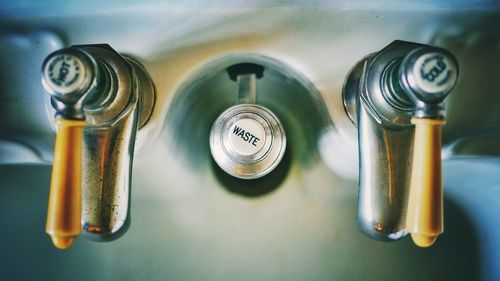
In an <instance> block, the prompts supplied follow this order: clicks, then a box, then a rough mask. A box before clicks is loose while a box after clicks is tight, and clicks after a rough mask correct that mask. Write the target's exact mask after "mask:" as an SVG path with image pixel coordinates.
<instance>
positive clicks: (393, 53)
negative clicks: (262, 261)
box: [343, 41, 458, 246]
mask: <svg viewBox="0 0 500 281" xmlns="http://www.w3.org/2000/svg"><path fill="white" fill-rule="evenodd" d="M457 79H458V64H457V61H456V59H455V58H454V57H453V55H451V54H450V53H449V52H448V51H446V50H444V49H441V48H435V47H431V46H427V45H422V44H416V43H411V42H404V41H394V42H393V43H391V44H390V45H388V46H387V47H385V48H384V49H383V50H381V51H380V52H378V53H375V54H371V55H369V56H367V57H366V58H365V59H364V60H362V61H361V62H359V63H358V64H357V65H356V66H355V67H354V68H353V69H352V70H351V72H350V74H349V76H348V78H347V79H346V82H345V85H344V90H343V99H344V106H345V109H346V112H347V114H348V116H349V117H350V119H351V120H352V121H353V123H354V124H355V125H356V126H357V129H358V145H359V198H358V213H357V222H358V226H359V228H360V229H361V231H362V232H363V233H365V234H366V235H368V236H369V237H371V238H373V239H376V240H381V241H394V240H398V239H401V238H402V237H404V236H405V235H406V234H407V233H408V231H409V232H411V233H412V237H413V238H414V241H415V242H416V243H417V244H418V245H421V246H426V245H427V246H428V245H430V244H432V243H431V242H430V239H427V243H426V242H422V241H423V240H426V239H425V238H422V239H420V240H419V238H418V234H415V233H421V230H422V228H425V227H423V225H425V224H427V225H429V224H431V225H433V227H431V228H433V229H434V232H433V233H434V234H432V235H431V234H429V233H428V232H426V231H424V232H425V233H427V234H428V235H430V236H434V237H435V236H436V235H437V234H439V233H440V232H442V186H441V185H442V184H441V166H440V162H441V154H440V153H441V135H440V126H441V125H442V124H444V107H443V100H444V98H445V97H446V96H447V95H448V93H449V92H450V91H451V90H452V88H453V87H454V85H455V83H456V81H457ZM425 124H427V125H425ZM415 125H416V126H415ZM425 126H427V127H426V128H424V127H425ZM426 137H427V138H426ZM425 181H426V182H425ZM410 186H411V188H410ZM410 189H411V192H410ZM410 193H411V194H412V196H411V198H410V196H409V195H410ZM409 201H410V203H409ZM407 214H408V219H407ZM425 216H427V217H426V218H427V219H426V222H423V221H420V222H418V223H417V222H415V221H416V220H419V219H421V220H422V219H423V218H424V217H425ZM424 220H425V219H424ZM427 234H425V235H427ZM425 235H424V236H425ZM417 240H419V241H420V242H421V243H420V242H419V241H417ZM429 243H430V244H429Z"/></svg>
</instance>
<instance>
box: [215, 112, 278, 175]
mask: <svg viewBox="0 0 500 281" xmlns="http://www.w3.org/2000/svg"><path fill="white" fill-rule="evenodd" d="M285 148H286V137H285V131H284V129H283V126H282V125H281V123H280V121H279V120H278V118H277V117H276V115H274V114H273V113H272V112H271V111H270V110H269V109H267V108H265V107H263V106H260V105H255V104H240V105H236V106H233V107H231V108H229V109H227V110H226V111H224V112H223V113H222V114H221V115H220V116H219V117H218V118H217V120H216V121H215V123H214V125H213V127H212V130H211V132H210V152H211V153H212V157H213V158H214V160H215V162H216V163H217V165H219V167H221V168H222V170H224V171H225V172H226V173H228V174H230V175H232V176H234V177H237V178H241V179H256V178H260V177H262V176H265V175H267V174H268V173H270V172H271V171H272V170H273V169H274V168H276V166H277V165H278V164H279V162H280V161H281V159H282V157H283V154H284V152H285Z"/></svg>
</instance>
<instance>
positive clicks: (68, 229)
mask: <svg viewBox="0 0 500 281" xmlns="http://www.w3.org/2000/svg"><path fill="white" fill-rule="evenodd" d="M55 123H56V126H57V136H56V144H55V149H54V163H53V166H52V179H51V183H50V196H49V207H48V210H47V225H46V228H45V231H46V232H47V234H49V235H50V237H51V239H52V243H53V244H54V246H56V247H57V248H59V249H67V248H69V247H70V246H71V245H72V244H73V241H74V239H75V238H76V236H78V235H79V234H80V232H81V231H82V230H81V213H82V142H83V135H82V134H83V127H84V126H85V124H86V123H85V121H80V120H67V119H56V120H55Z"/></svg>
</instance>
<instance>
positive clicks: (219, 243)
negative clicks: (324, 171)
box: [0, 165, 494, 281]
mask: <svg viewBox="0 0 500 281" xmlns="http://www.w3.org/2000/svg"><path fill="white" fill-rule="evenodd" d="M26 175H29V176H26ZM49 177H50V166H42V165H19V166H0V179H1V181H2V189H1V194H2V196H1V197H0V221H2V222H3V225H4V228H3V230H2V236H1V237H2V239H1V242H0V249H2V251H1V254H0V279H1V280H54V281H57V280H200V279H204V280H283V279H286V280H482V277H484V276H483V274H482V273H481V270H482V269H481V264H483V263H484V260H483V253H482V252H481V249H483V248H484V247H487V246H488V245H481V243H482V241H481V240H480V238H481V236H480V234H481V230H480V229H478V227H477V225H481V224H482V223H484V222H483V221H477V222H475V223H473V222H471V219H470V217H469V216H468V212H467V211H466V210H464V209H463V208H462V207H461V205H458V204H456V203H455V202H454V200H449V198H447V199H446V202H445V214H446V220H445V234H443V235H442V236H441V237H440V239H439V240H438V242H437V243H436V245H435V246H433V247H432V248H430V249H420V248H417V247H415V246H414V245H413V244H412V243H411V241H410V239H404V240H403V241H401V242H397V243H380V242H375V241H371V240H370V239H368V238H365V237H363V236H362V235H361V234H360V233H359V232H358V231H357V229H356V226H355V221H354V212H355V201H356V198H355V192H350V191H349V192H347V193H340V194H336V192H335V190H336V189H334V188H332V191H331V192H330V193H329V194H328V195H327V196H326V197H325V198H323V199H324V200H328V201H330V202H324V203H323V204H328V206H326V207H324V208H322V209H317V210H316V211H315V213H314V214H315V216H314V217H312V218H310V219H308V220H307V221H306V222H305V223H304V224H303V225H300V226H297V227H298V229H296V230H294V227H293V226H294V224H295V223H296V222H297V221H299V220H301V218H300V214H303V213H307V212H308V211H310V210H307V209H305V208H301V209H300V210H298V211H297V212H294V211H292V210H290V211H288V213H289V214H288V216H287V217H286V218H285V219H284V220H283V218H282V220H281V221H279V220H273V219H271V220H270V221H271V222H270V223H268V224H264V225H260V226H262V227H263V228H260V229H257V228H253V230H250V229H252V227H253V226H255V225H254V222H253V219H254V218H252V217H248V216H245V215H244V214H243V213H242V214H241V216H237V222H236V221H235V223H233V224H225V223H223V222H221V220H220V219H221V218H218V217H217V214H218V213H217V212H214V213H208V214H205V215H204V219H203V220H200V221H198V223H194V224H192V225H189V224H188V223H186V222H185V221H182V222H180V223H179V222H177V220H179V218H178V217H177V216H176V214H175V212H178V211H179V210H175V209H173V208H172V207H171V206H170V208H169V206H166V204H164V203H163V204H162V203H161V202H159V201H151V200H146V199H142V200H134V198H133V200H132V201H133V203H132V207H133V208H132V218H133V220H132V226H131V229H130V231H129V232H128V233H127V234H126V235H124V236H123V237H122V238H121V239H119V240H117V241H115V242H111V243H95V242H90V241H87V240H85V239H82V238H79V239H78V240H77V242H76V244H75V246H74V247H73V248H72V249H70V250H69V251H59V250H56V249H55V248H53V247H52V245H51V243H50V241H49V238H48V236H47V235H46V234H45V233H44V224H45V211H46V203H47V197H48V184H49ZM141 189H142V190H141V191H140V192H148V187H147V186H142V187H141ZM337 191H338V190H337ZM353 191H354V190H353ZM304 197H305V196H304ZM233 199H234V198H233ZM275 199H276V198H275ZM249 200H251V199H249ZM304 200H306V199H304ZM246 201H248V200H246ZM315 205H321V204H320V203H318V202H317V203H315ZM306 206H307V205H304V206H302V207H306ZM255 208H256V206H254V207H253V212H256V211H258V210H257V209H255ZM273 208H275V209H276V208H280V207H279V205H274V207H273ZM238 210H241V209H238V208H234V212H236V213H238V212H239V211H238ZM158 214H164V215H160V216H159V215H158ZM271 215H272V213H271ZM491 216H492V217H493V216H494V215H491ZM321 218H326V219H325V220H324V221H323V222H324V223H323V224H322V225H317V223H318V220H319V221H322V220H321ZM328 222H329V223H328ZM240 223H241V224H240ZM283 223H285V224H286V226H285V227H284V228H280V227H279V226H280V225H282V224H283ZM211 225H212V226H213V225H215V226H217V227H216V228H217V229H213V228H211ZM247 225H248V226H249V227H250V228H249V229H247V228H245V226H247ZM284 229H286V230H288V232H286V231H284ZM316 230H319V231H316ZM295 232H297V233H295ZM259 233H260V234H259ZM235 237H238V238H237V239H234V238H235ZM200 239H201V240H200ZM277 246H282V247H277ZM244 249H246V251H242V250H244ZM250 249H252V250H250ZM277 255H278V256H281V258H279V259H276V256H277ZM235 270H236V271H235ZM235 272H239V273H238V274H239V275H234V274H235ZM276 272H278V273H276Z"/></svg>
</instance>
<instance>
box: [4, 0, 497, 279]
mask: <svg viewBox="0 0 500 281" xmlns="http://www.w3.org/2000/svg"><path fill="white" fill-rule="evenodd" d="M173 2H174V1H168V2H160V1H146V2H140V1H130V2H127V3H126V4H123V3H122V2H120V1H112V2H110V3H107V4H102V3H100V2H99V1H86V2H82V3H78V1H66V2H65V3H56V2H55V1H54V2H40V3H38V2H35V1H29V0H25V1H5V2H2V3H1V4H0V46H2V52H0V81H1V85H2V87H3V90H2V91H1V92H0V117H1V118H0V153H1V154H0V163H2V164H0V222H1V223H2V225H4V227H3V229H2V231H1V234H0V238H1V239H0V280H500V267H499V266H498V265H500V239H499V237H500V228H499V224H498V217H497V215H496V214H497V212H500V204H497V202H498V195H499V194H500V177H499V175H500V160H499V158H498V155H499V154H500V151H495V147H493V149H489V150H487V153H486V154H488V155H483V156H481V157H475V156H467V157H460V156H458V155H455V154H453V153H451V154H449V155H448V156H447V157H448V158H447V159H446V160H445V161H444V165H443V169H444V186H445V233H444V234H443V235H441V236H440V237H439V239H438V241H437V243H436V245H435V246H433V247H431V248H429V249H420V248H417V247H416V246H414V245H413V244H412V242H411V241H410V239H409V238H405V239H404V240H402V241H399V242H393V243H381V242H376V241H372V240H370V239H368V238H366V237H364V236H363V235H362V234H361V233H360V232H359V231H358V230H357V227H356V222H355V214H356V206H357V148H356V134H355V132H356V131H355V128H354V126H353V125H352V124H351V123H350V120H349V119H348V117H347V115H346V114H345V111H344V109H343V105H342V99H341V91H342V86H343V82H344V79H345V77H346V75H347V73H348V71H349V69H350V68H351V67H352V66H354V65H355V63H356V62H357V61H359V60H360V59H362V58H363V57H364V56H365V55H367V54H370V53H372V52H376V51H378V50H380V49H381V48H383V47H384V46H386V45H387V44H389V43H390V42H392V41H393V40H396V39H401V40H408V41H415V42H420V43H427V44H434V45H438V46H442V47H445V48H448V49H449V50H450V51H452V52H453V53H454V54H455V55H456V56H457V58H458V61H459V64H460V66H461V79H460V81H459V83H458V86H457V88H456V90H455V91H454V93H453V94H452V96H450V101H449V103H448V120H449V121H448V124H447V126H446V127H445V129H444V130H445V131H444V142H445V144H449V143H452V142H453V141H456V140H457V139H459V138H460V137H462V136H471V135H472V136H474V135H477V134H478V133H481V134H490V133H496V132H498V131H499V130H500V122H499V121H500V110H498V109H499V108H500V95H499V91H500V87H498V85H497V84H498V83H497V81H498V77H499V76H500V70H499V68H498V62H500V31H499V29H498V27H499V26H500V5H499V4H498V3H495V2H490V1H476V2H474V4H469V3H468V1H447V2H443V3H441V4H434V3H433V2H432V1H423V2H421V1H420V2H418V3H417V2H416V1H415V2H413V1H402V2H400V1H381V3H377V4H374V3H372V2H371V1H354V2H351V1H339V2H336V3H333V4H332V3H326V2H328V1H314V3H313V2H311V3H308V2H307V1H289V2H286V1H278V2H276V3H272V2H261V3H259V2H255V3H251V4H249V3H246V2H244V1H230V2H231V3H226V2H223V1H214V2H213V3H210V4H208V3H205V2H204V1H186V2H184V1H183V3H173ZM90 43H108V44H110V45H112V46H113V47H114V48H115V49H116V50H118V51H120V52H123V53H126V54H130V55H132V56H133V57H135V58H137V59H138V60H139V61H141V62H142V63H143V64H144V65H145V67H146V69H147V70H148V71H149V73H150V74H151V76H152V79H153V80H154V82H155V84H156V87H157V103H156V108H155V111H154V112H153V116H152V117H151V120H150V122H149V124H148V125H147V126H146V127H145V128H144V134H143V135H142V137H141V136H140V137H139V139H138V147H137V149H136V154H135V160H134V168H133V179H132V180H133V185H132V207H131V212H132V213H131V215H132V224H131V227H130V229H129V231H128V232H127V233H126V234H125V235H124V236H123V237H121V238H120V239H118V240H116V241H113V242H109V243H96V242H91V241H87V240H85V239H84V238H78V239H77V241H76V243H75V245H74V247H72V248H71V249H69V250H67V251H60V250H57V249H55V248H54V247H53V246H52V244H51V242H50V239H49V237H48V236H47V235H46V234H45V233H44V224H45V216H46V208H47V200H48V191H49V180H50V169H51V167H50V161H51V157H52V156H51V155H52V146H53V141H54V132H53V130H52V126H51V123H50V122H51V120H50V116H51V113H50V110H49V109H48V108H49V107H48V101H47V100H48V96H47V95H46V94H45V93H44V92H43V90H42V87H41V84H40V76H39V75H40V74H39V73H40V65H41V62H42V60H43V58H44V57H45V56H46V55H47V54H49V53H50V52H51V51H54V50H56V49H59V48H62V47H64V46H70V45H74V44H90ZM228 55H233V56H236V57H238V56H243V57H244V56H247V57H252V56H261V57H265V58H269V59H272V60H274V61H277V62H279V64H280V65H281V66H283V67H284V68H286V69H288V70H289V71H290V72H291V73H295V74H297V75H298V76H300V77H301V79H303V81H305V83H306V84H307V85H308V86H309V88H308V89H312V91H313V92H315V93H317V95H318V96H316V97H313V98H312V100H315V101H316V102H320V103H321V105H322V106H323V110H324V111H321V110H319V111H317V112H318V113H317V114H318V116H317V119H314V120H316V121H311V120H312V119H311V120H309V119H307V118H302V119H297V120H295V119H293V118H291V117H290V118H288V117H287V118H285V119H287V120H285V121H284V123H285V125H287V126H288V128H286V129H287V133H289V134H290V135H288V139H290V144H291V145H290V147H291V148H290V149H291V152H290V155H289V157H288V158H287V159H286V160H285V161H286V171H285V172H283V173H282V174H280V175H281V176H280V177H281V178H279V180H276V181H273V180H267V181H262V182H260V183H258V184H255V188H262V187H263V186H264V187H263V188H264V190H265V192H262V193H259V194H258V196H257V195H255V194H254V195H249V194H246V195H245V194H242V192H241V188H239V186H238V184H241V183H234V182H232V181H231V180H229V179H227V177H225V176H224V175H223V174H221V172H220V171H219V170H218V169H217V168H215V166H214V165H215V164H214V163H213V161H212V160H211V157H210V152H209V150H208V131H209V130H210V128H209V127H208V125H209V123H210V122H209V121H210V120H208V121H207V120H200V122H201V123H197V122H196V120H194V121H193V120H187V119H188V118H189V116H188V114H187V113H186V112H189V110H188V109H189V108H183V107H182V109H183V110H179V108H181V107H178V106H176V105H180V103H178V102H179V101H182V99H179V97H181V96H183V93H185V92H188V94H187V95H186V97H189V102H190V103H189V104H190V105H192V106H193V108H194V109H193V112H194V111H196V110H199V108H200V107H201V108H205V106H206V107H207V108H209V106H210V105H211V104H217V100H215V99H207V98H202V97H201V96H200V97H198V96H197V94H196V93H202V92H203V91H206V93H207V95H208V97H210V95H215V94H216V93H217V91H224V90H227V91H230V92H231V93H232V92H233V91H234V88H231V87H229V86H227V87H226V86H225V85H226V84H224V83H225V82H220V83H219V82H214V83H213V84H209V83H207V84H206V85H205V84H200V87H201V88H197V89H196V90H192V91H191V92H192V93H193V94H189V93H191V92H189V91H188V90H187V89H189V86H190V85H191V84H190V83H194V82H195V81H198V80H197V77H200V76H198V75H201V74H202V73H203V71H204V70H206V69H207V65H211V63H213V62H214V61H217V60H218V59H220V58H224V57H227V56H228ZM217 77H219V78H217ZM221 77H222V76H216V78H215V79H224V78H223V77H222V78H221ZM292 85H293V83H292ZM203 87H205V88H203ZM277 91H278V90H277ZM281 94H285V91H283V93H281ZM290 100H292V102H290V103H283V104H291V105H293V100H294V99H293V98H291V99H290ZM269 102H270V103H271V105H270V106H273V104H272V103H273V102H274V103H276V104H274V106H275V107H276V108H277V110H281V111H282V112H285V113H283V114H282V116H288V115H286V114H287V113H286V111H287V110H289V111H288V114H290V116H299V117H300V116H304V113H300V110H301V108H300V106H298V107H295V108H293V107H286V106H282V105H281V104H279V102H278V101H276V100H274V101H269ZM172 105H175V106H172ZM217 110H218V109H217ZM294 110H295V111H294ZM174 113H175V114H177V113H179V114H181V115H175V114H174ZM182 114H184V115H182ZM183 118H186V120H187V121H186V122H181V121H180V120H181V119H182V120H184V119H183ZM210 118H214V117H210ZM311 118H312V117H311ZM292 119H293V120H292ZM317 120H320V121H317ZM203 122H205V123H203ZM199 124H202V126H201V125H199ZM200 126H201V127H200ZM200 128H201V129H200ZM195 129H196V130H195ZM186 132H189V133H186ZM191 132H192V133H191ZM303 132H309V133H310V135H307V136H304V135H303V134H302V133H303ZM301 134H302V135H301ZM497 135H498V134H497ZM309 136H310V137H309ZM499 141H500V140H499ZM190 144H200V145H199V146H198V150H196V151H197V153H198V154H197V156H196V157H194V156H193V154H192V153H191V152H189V151H191V150H190V149H189V148H191V146H189V145H190ZM496 148H498V146H497V147H496ZM304 155H305V156H304ZM304 159H305V160H304ZM267 185H272V186H271V187H272V188H269V189H266V188H267ZM251 187H252V184H249V186H246V187H245V188H247V189H248V188H251Z"/></svg>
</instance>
